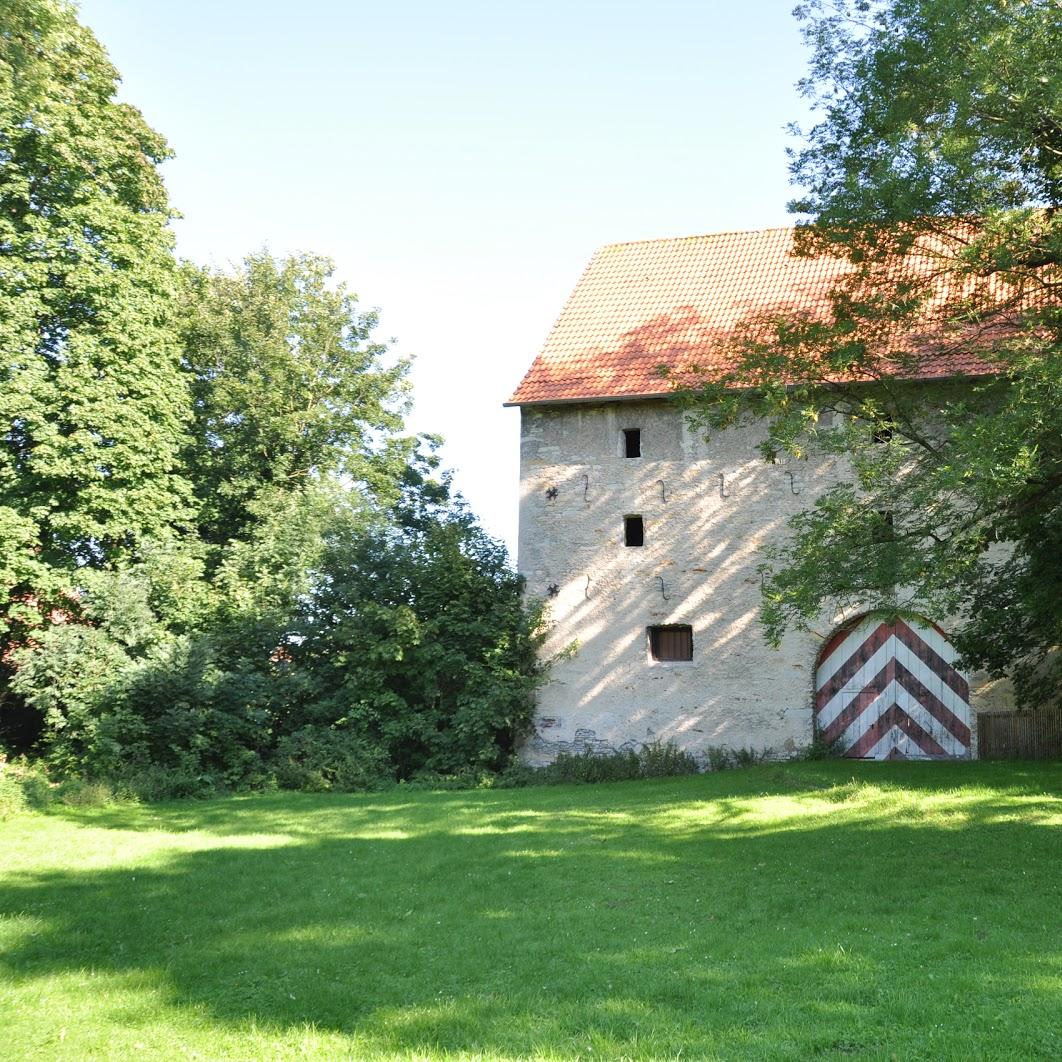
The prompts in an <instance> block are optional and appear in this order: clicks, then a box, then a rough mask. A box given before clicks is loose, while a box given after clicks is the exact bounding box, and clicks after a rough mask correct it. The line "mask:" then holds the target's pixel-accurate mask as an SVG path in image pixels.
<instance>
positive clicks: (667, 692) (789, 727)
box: [519, 399, 1000, 763]
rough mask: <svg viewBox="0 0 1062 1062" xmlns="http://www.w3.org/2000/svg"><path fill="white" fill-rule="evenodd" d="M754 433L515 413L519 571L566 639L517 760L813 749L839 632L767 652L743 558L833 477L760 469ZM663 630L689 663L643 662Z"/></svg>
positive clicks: (634, 413) (637, 405)
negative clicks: (825, 674) (661, 746)
mask: <svg viewBox="0 0 1062 1062" xmlns="http://www.w3.org/2000/svg"><path fill="white" fill-rule="evenodd" d="M625 428H638V429H640V430H641V450H642V456H641V457H640V458H626V457H624V456H623V429H625ZM759 438H760V436H759V435H758V434H757V432H756V431H754V430H753V429H748V428H742V429H731V430H728V431H726V432H721V433H718V434H716V435H715V436H713V438H712V439H711V440H710V441H707V442H706V441H705V440H704V439H703V438H702V437H701V436H700V435H699V433H695V432H691V431H690V430H689V429H688V427H687V426H686V424H685V421H684V418H683V416H682V414H681V412H680V411H679V410H677V409H676V408H675V407H674V406H673V405H672V404H671V403H670V402H668V401H667V400H663V399H660V400H650V401H644V402H622V403H603V404H597V405H568V406H554V407H533V406H532V407H524V408H523V410H522V429H521V454H520V468H521V502H520V541H519V566H520V571H521V572H522V573H523V574H524V576H525V577H526V578H527V592H528V593H529V594H531V595H533V596H535V597H541V598H546V599H547V600H548V601H549V603H550V610H551V617H552V620H553V627H552V631H551V635H550V638H549V641H548V643H547V645H546V647H545V652H546V653H547V655H549V656H554V655H556V654H560V653H562V651H563V650H564V649H565V648H566V647H569V646H572V645H573V644H574V645H575V648H574V650H573V651H572V653H571V655H570V656H569V657H567V658H565V659H561V660H559V661H558V662H557V663H556V664H555V666H554V668H553V672H552V677H551V679H550V681H549V682H548V684H547V685H546V686H545V687H544V688H543V689H542V691H541V692H540V696H539V706H538V714H537V718H536V723H535V729H534V734H533V735H532V737H531V738H530V740H529V741H528V742H527V743H526V745H525V748H524V755H525V758H526V759H527V760H528V761H529V762H532V763H544V762H548V761H549V760H551V759H552V758H553V757H555V756H556V754H557V753H558V752H559V751H561V750H572V749H575V750H581V749H585V748H592V749H597V750H608V749H618V748H624V747H637V746H638V745H641V744H642V743H645V742H649V741H654V740H659V741H673V742H675V743H676V744H677V745H679V746H680V747H682V748H685V749H688V750H689V751H691V752H693V753H695V754H700V755H702V756H703V755H704V754H705V751H706V749H707V748H709V747H719V746H727V747H729V748H731V749H737V748H750V749H756V750H762V749H765V748H766V749H770V750H771V751H772V752H773V753H774V754H775V755H786V754H790V753H793V752H795V751H797V750H798V749H800V748H801V747H803V746H805V745H807V744H808V743H809V742H810V741H811V737H812V701H813V683H814V669H815V661H816V656H817V654H818V651H819V647H820V645H821V644H822V640H823V639H824V638H825V637H827V636H828V635H829V634H830V633H831V632H832V630H833V629H834V627H835V625H836V624H835V622H833V621H826V622H825V623H824V625H823V628H822V630H821V631H816V632H814V633H811V634H789V635H787V636H786V638H785V640H784V642H783V644H782V646H781V647H780V648H779V649H777V650H774V649H771V648H769V647H768V646H767V645H766V644H765V642H764V639H763V634H762V630H761V628H760V626H759V622H758V610H759V603H760V598H759V589H760V577H759V575H758V573H757V571H756V567H757V564H758V563H759V559H760V558H759V556H758V553H757V551H758V549H759V547H760V546H761V545H762V544H763V543H764V542H766V541H768V540H769V539H771V538H773V537H776V536H781V535H784V533H785V525H786V521H787V520H788V519H789V517H790V516H791V515H793V514H794V513H796V512H798V511H799V510H801V509H803V508H805V507H806V506H807V505H808V504H809V503H811V502H812V501H813V499H814V498H815V496H816V494H818V493H819V492H821V491H822V490H824V489H825V488H826V487H828V486H829V485H830V484H831V483H832V482H834V481H835V479H836V472H835V467H834V465H833V464H831V463H830V462H827V461H825V460H820V461H789V462H779V463H778V464H775V465H768V464H766V463H765V462H764V461H763V459H762V457H761V456H760V455H759V453H758V451H757V450H756V448H755V447H756V443H757V442H758V441H759ZM552 490H555V491H556V496H555V497H554V498H551V497H550V496H549V494H548V493H547V492H551V491H552ZM627 515H640V516H642V517H643V519H644V521H645V545H644V546H643V547H640V548H639V547H628V546H625V545H624V538H623V523H624V517H625V516H627ZM551 586H555V587H556V588H557V594H556V596H554V597H549V596H548V595H549V588H550V587H551ZM833 619H834V620H839V619H840V617H834V618H833ZM661 624H689V625H690V626H691V627H692V628H693V660H692V661H690V662H674V663H665V662H658V661H653V660H652V659H651V657H650V654H649V647H648V635H647V629H648V627H650V626H656V625H661ZM973 685H974V689H975V691H976V690H977V688H978V687H977V682H976V680H975V682H974V683H973ZM984 692H985V693H986V694H990V693H991V694H993V699H998V698H999V697H1000V694H999V691H998V689H996V690H991V689H989V688H986V689H985V690H984ZM975 696H977V694H976V692H975ZM978 706H979V705H977V703H976V701H975V707H978Z"/></svg>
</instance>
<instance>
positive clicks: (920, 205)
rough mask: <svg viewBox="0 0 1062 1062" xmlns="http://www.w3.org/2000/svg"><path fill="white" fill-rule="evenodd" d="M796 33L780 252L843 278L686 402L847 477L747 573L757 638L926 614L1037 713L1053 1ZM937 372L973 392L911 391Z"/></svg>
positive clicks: (924, 9) (1060, 380)
mask: <svg viewBox="0 0 1062 1062" xmlns="http://www.w3.org/2000/svg"><path fill="white" fill-rule="evenodd" d="M797 15H798V17H799V18H800V19H802V20H803V23H804V30H805V37H806V40H807V42H808V43H809V45H810V47H811V55H812V58H811V68H810V73H809V75H808V77H807V78H806V80H805V81H804V82H803V86H802V87H803V90H804V92H805V94H806V95H807V96H808V97H809V98H810V100H811V103H812V105H813V108H814V111H815V113H816V115H817V120H816V122H815V124H814V125H813V126H812V127H811V128H810V129H808V130H807V131H806V132H804V133H803V134H801V135H802V137H803V140H802V143H801V146H800V147H799V148H798V149H797V150H795V151H794V153H793V161H792V172H793V177H794V180H795V182H796V183H797V184H798V185H799V186H800V187H801V188H802V190H803V194H802V195H801V197H800V198H799V199H798V200H797V201H796V202H794V203H793V204H792V209H793V210H794V211H796V212H797V213H799V214H802V215H804V219H805V220H804V224H803V226H802V227H801V228H799V229H798V234H797V251H798V253H800V254H803V255H809V256H816V255H827V256H831V257H834V258H839V259H844V260H846V261H847V263H848V269H847V272H846V273H845V274H844V275H843V276H842V277H841V278H840V279H838V281H837V282H836V283H835V285H834V287H833V290H832V292H831V298H830V305H829V309H828V310H827V312H825V313H818V314H793V313H777V314H767V315H764V316H762V317H759V318H757V319H755V320H749V321H747V322H745V324H744V325H743V327H742V328H740V329H739V330H738V333H737V335H736V336H735V337H734V339H733V340H732V342H731V344H730V354H731V364H732V366H733V367H732V369H731V370H730V371H728V372H726V373H723V374H717V375H715V376H713V377H711V378H710V379H706V380H705V381H704V387H703V389H701V391H700V392H699V393H698V394H696V395H692V396H688V401H689V402H690V404H691V410H692V413H693V416H694V417H695V419H697V420H699V421H700V422H701V423H702V424H704V425H705V426H706V427H707V428H709V429H716V428H719V427H721V426H724V425H726V424H730V423H733V422H734V421H735V420H739V419H742V418H746V417H755V418H766V421H767V423H768V424H769V433H768V437H767V440H766V442H765V443H764V446H763V450H764V454H765V456H766V457H767V458H768V459H770V460H776V459H777V458H778V457H779V456H780V455H783V454H784V455H788V456H789V457H790V458H800V457H805V456H810V455H812V454H819V455H823V454H825V455H830V456H833V457H835V458H836V459H838V460H839V461H840V462H841V467H842V468H843V467H845V465H847V467H848V468H849V470H850V474H849V475H848V476H847V477H846V480H845V481H844V482H841V483H840V484H838V485H837V486H835V487H833V488H832V489H830V490H828V491H827V492H826V493H825V494H824V495H822V496H821V497H820V498H819V499H818V501H817V502H816V504H815V506H814V507H813V508H811V509H809V510H807V511H805V512H804V513H802V514H800V515H799V516H797V517H796V518H795V519H794V520H793V521H792V522H791V532H792V534H791V535H790V536H789V538H788V540H787V541H786V542H785V543H784V544H783V545H780V546H777V547H775V548H773V549H772V550H770V551H769V552H768V555H767V557H766V558H765V563H764V569H763V572H764V577H765V578H764V609H763V619H764V623H765V626H766V629H767V632H768V635H769V637H770V638H771V639H773V640H777V639H778V638H780V636H781V634H782V632H783V631H784V630H785V629H786V628H787V627H791V626H793V627H797V628H808V627H809V626H810V625H811V624H813V623H814V622H816V621H817V620H818V619H819V618H820V617H821V616H822V615H823V614H824V613H827V614H829V613H832V612H833V611H834V610H835V609H837V608H838V607H842V608H847V609H848V610H849V611H852V610H855V609H860V608H868V607H869V608H876V609H881V610H883V611H886V612H901V613H902V612H917V613H926V614H928V615H930V616H934V617H940V618H944V617H947V618H949V619H950V620H953V621H954V626H953V628H952V633H953V636H954V638H955V641H956V643H957V645H958V647H959V648H960V650H961V652H962V653H963V656H964V658H965V662H966V663H967V664H968V665H970V666H979V667H983V668H986V669H987V670H989V671H990V672H991V673H994V674H999V675H1002V674H1012V675H1013V676H1014V677H1015V678H1016V679H1017V683H1018V692H1019V695H1020V696H1021V698H1022V699H1023V700H1024V701H1025V702H1026V703H1042V702H1043V701H1045V700H1048V699H1051V698H1053V697H1057V696H1058V695H1059V692H1060V690H1062V663H1060V662H1059V656H1058V653H1057V648H1058V646H1059V645H1060V643H1062V606H1060V604H1059V603H1060V602H1062V213H1060V212H1059V207H1060V206H1062V44H1060V41H1062V5H1060V4H1059V3H1057V2H1056V0H856V2H850V0H836V2H833V0H813V2H811V3H807V4H803V5H801V6H800V7H799V8H798V9H797ZM797 132H798V133H799V132H800V131H799V130H798V131H797ZM940 371H944V372H946V373H952V372H954V373H959V372H960V371H965V372H967V373H968V374H969V375H968V377H967V378H966V379H965V380H956V379H953V380H951V381H939V382H937V383H935V384H927V383H925V382H916V381H918V380H919V379H924V378H925V377H926V376H927V375H931V374H932V373H935V372H940ZM824 414H829V415H828V416H826V415H824Z"/></svg>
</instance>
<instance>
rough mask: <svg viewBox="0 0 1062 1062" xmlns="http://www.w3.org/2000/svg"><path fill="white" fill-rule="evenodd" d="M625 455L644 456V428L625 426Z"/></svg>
mask: <svg viewBox="0 0 1062 1062" xmlns="http://www.w3.org/2000/svg"><path fill="white" fill-rule="evenodd" d="M623 456H624V457H641V456H642V429H641V428H624V429H623Z"/></svg>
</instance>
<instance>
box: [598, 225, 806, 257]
mask: <svg viewBox="0 0 1062 1062" xmlns="http://www.w3.org/2000/svg"><path fill="white" fill-rule="evenodd" d="M796 228H797V226H796V225H795V224H794V225H768V226H767V227H766V228H762V229H723V230H721V231H719V232H699V233H694V234H693V235H692V236H651V237H648V238H647V239H644V240H617V241H616V242H615V243H605V244H602V245H601V246H600V247H599V248H598V249H597V252H596V254H600V253H601V252H602V251H608V250H611V249H612V248H613V247H635V246H637V245H638V244H640V243H683V242H684V241H686V240H708V239H714V238H716V237H718V236H753V235H757V236H758V235H760V234H761V233H766V232H792V231H793V230H794V229H796Z"/></svg>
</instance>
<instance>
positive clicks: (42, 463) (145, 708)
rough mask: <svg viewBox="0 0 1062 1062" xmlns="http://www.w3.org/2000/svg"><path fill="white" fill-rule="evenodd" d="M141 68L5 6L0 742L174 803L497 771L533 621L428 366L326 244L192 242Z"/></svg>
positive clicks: (29, 10)
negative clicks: (145, 107)
mask: <svg viewBox="0 0 1062 1062" xmlns="http://www.w3.org/2000/svg"><path fill="white" fill-rule="evenodd" d="M117 83H118V77H117V73H116V71H115V69H114V68H113V66H112V65H111V64H110V62H109V60H108V59H107V56H106V54H105V52H104V51H103V49H102V47H101V46H100V44H99V42H98V41H97V40H96V38H95V37H94V36H93V34H92V33H91V32H90V31H89V30H88V29H86V28H85V27H83V26H81V25H80V24H79V23H78V21H77V17H76V13H75V10H74V8H73V6H72V5H71V4H70V3H68V2H66V0H0V349H2V350H3V353H4V358H3V364H2V366H0V419H2V421H3V425H4V427H3V434H2V436H0V578H2V580H3V582H2V585H0V591H2V593H0V739H2V741H3V743H4V744H8V745H11V746H13V747H14V748H16V749H19V750H23V751H24V750H27V749H32V750H34V751H36V752H38V753H40V754H42V755H43V756H44V757H46V758H47V760H48V761H49V762H50V764H51V765H52V766H53V767H54V768H56V769H57V770H60V771H68V772H75V773H80V774H83V775H88V776H95V777H105V778H108V779H112V780H117V781H121V782H124V783H128V784H130V785H132V786H133V787H134V788H135V789H137V790H138V791H140V792H146V793H148V794H149V795H154V796H164V795H180V794H183V793H190V792H198V791H202V790H204V789H209V788H211V787H216V786H219V785H226V786H248V785H256V784H267V783H279V784H284V785H293V786H299V787H304V788H306V787H309V788H333V787H339V788H355V787H362V786H366V785H375V784H380V783H381V782H384V781H388V780H391V781H393V780H395V779H396V778H398V777H403V778H404V777H409V776H411V775H413V774H416V773H417V772H422V771H425V770H427V771H436V772H437V771H445V772H450V773H453V772H461V771H471V770H481V769H496V768H499V767H501V766H503V765H504V763H505V762H506V760H507V759H508V757H509V756H510V755H511V753H512V751H513V747H514V742H515V740H516V737H517V736H518V734H519V733H520V731H521V730H522V728H523V727H525V726H526V725H527V723H528V721H529V718H530V712H531V706H532V703H533V701H532V697H531V694H532V691H533V689H534V686H535V685H536V684H537V682H538V681H539V679H540V676H541V674H542V668H541V667H540V665H539V663H538V660H537V658H536V653H535V650H536V647H537V644H538V613H537V612H536V610H535V609H534V608H531V607H528V606H527V605H526V604H525V602H524V601H523V599H522V597H521V581H520V579H519V577H518V576H517V575H516V574H515V573H514V572H513V571H512V569H511V568H510V566H509V563H508V558H507V557H506V555H505V551H504V550H503V549H502V548H501V547H500V546H499V545H498V544H497V543H495V542H493V541H491V540H490V539H489V538H488V537H487V536H486V535H485V534H484V533H483V532H482V531H481V530H480V529H479V528H478V526H477V525H476V523H475V520H474V519H473V518H472V516H471V514H470V513H469V512H468V511H467V509H466V508H465V506H464V504H463V503H462V502H461V500H460V499H459V498H457V497H454V496H453V495H452V493H451V491H450V487H449V481H448V479H447V478H446V477H445V476H441V475H440V474H439V472H438V459H437V457H436V456H435V453H434V449H435V446H436V440H434V439H433V438H432V437H422V438H419V439H418V438H414V437H411V436H409V435H408V434H406V433H405V431H404V424H403V419H402V418H403V413H404V412H405V409H406V406H407V403H408V391H407V384H406V380H405V377H406V373H407V369H408V363H407V361H406V360H405V359H401V358H395V357H393V356H392V355H391V354H390V352H389V351H388V349H387V346H386V344H383V343H381V342H379V340H378V339H376V338H375V336H374V330H375V328H376V325H377V320H376V314H375V313H374V312H364V311H361V310H359V308H358V306H357V300H356V298H355V296H354V295H353V293H352V292H350V291H349V290H348V289H347V288H346V287H345V286H344V285H342V284H339V283H336V281H335V279H334V276H333V267H332V264H331V263H330V262H328V261H327V260H325V259H322V258H319V257H317V256H314V255H296V256H293V257H290V258H285V259H276V258H273V257H272V256H270V255H269V254H266V253H264V252H263V253H257V254H252V255H250V256H249V257H248V258H247V259H246V260H245V261H244V262H243V263H242V265H240V266H238V267H236V268H234V269H231V270H224V271H221V270H215V269H206V268H201V267H198V266H195V265H193V264H190V263H184V264H181V263H178V261H177V260H176V258H175V257H174V253H173V246H172V239H171V236H170V232H169V229H168V227H167V226H168V223H169V220H170V217H171V212H170V209H169V205H168V201H167V197H166V191H165V188H164V186H163V183H162V180H161V178H160V174H159V166H160V164H161V163H162V162H163V161H164V160H165V159H166V158H167V157H168V154H169V152H168V149H167V147H166V145H165V142H164V141H163V139H162V138H161V137H160V136H159V135H158V134H157V133H155V132H154V131H153V130H152V129H150V128H149V127H148V126H147V124H146V123H145V122H144V120H143V118H142V117H141V115H140V113H139V112H138V111H137V110H136V109H135V108H133V107H131V106H129V105H127V104H125V103H120V102H118V101H117V99H116V97H115V92H116V88H117ZM3 752H4V748H3V745H0V754H2V753H3Z"/></svg>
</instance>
